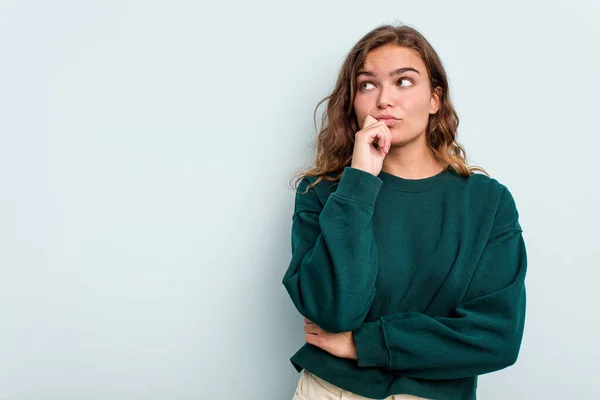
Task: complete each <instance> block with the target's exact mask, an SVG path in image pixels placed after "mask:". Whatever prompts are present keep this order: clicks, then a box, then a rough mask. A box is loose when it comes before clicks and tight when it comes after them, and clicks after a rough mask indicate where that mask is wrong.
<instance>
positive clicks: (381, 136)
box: [350, 115, 392, 176]
mask: <svg viewBox="0 0 600 400" xmlns="http://www.w3.org/2000/svg"><path fill="white" fill-rule="evenodd" d="M375 139H377V148H375ZM391 145H392V133H391V132H390V129H389V128H388V126H387V125H386V124H385V122H379V121H377V120H376V119H375V118H374V117H372V116H371V115H367V117H366V118H365V123H364V124H363V128H362V129H361V130H359V131H358V132H356V134H355V137H354V150H353V153H352V163H351V164H350V166H351V167H352V168H356V169H360V170H363V171H366V172H369V173H371V174H373V175H375V176H377V175H379V173H380V172H381V168H382V167H383V159H384V158H385V156H386V155H387V153H388V152H389V151H390V147H391Z"/></svg>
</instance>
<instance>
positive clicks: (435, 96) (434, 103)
mask: <svg viewBox="0 0 600 400" xmlns="http://www.w3.org/2000/svg"><path fill="white" fill-rule="evenodd" d="M441 99H442V87H441V86H437V87H436V88H435V89H434V90H433V91H432V92H431V100H430V101H429V114H435V113H437V112H438V110H439V109H440V106H441V104H442V103H441Z"/></svg>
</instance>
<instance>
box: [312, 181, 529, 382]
mask: <svg viewBox="0 0 600 400" xmlns="http://www.w3.org/2000/svg"><path fill="white" fill-rule="evenodd" d="M503 198H504V204H502V203H501V205H500V207H499V211H498V213H497V216H496V220H495V223H494V229H493V231H492V234H491V235H490V239H489V240H488V242H487V244H486V247H485V249H484V251H483V253H482V256H481V258H480V260H479V263H478V265H477V269H476V271H475V273H474V275H473V278H472V280H471V283H470V286H469V289H468V291H467V295H466V296H465V300H464V301H463V302H462V303H461V304H460V305H459V306H458V307H456V308H455V309H454V310H453V313H452V314H451V315H450V316H445V317H435V316H428V315H426V314H423V313H417V312H408V313H394V314H388V315H384V316H382V317H380V318H378V319H377V320H375V321H373V322H365V323H363V324H362V325H361V326H360V327H359V328H357V329H355V330H353V331H352V332H345V333H341V334H329V333H327V332H323V331H322V330H320V328H318V327H316V326H315V325H312V326H311V325H310V324H307V325H306V327H305V330H306V331H307V333H308V334H307V335H306V338H307V341H308V342H309V343H312V344H314V345H316V346H318V347H321V348H323V349H324V350H326V351H328V352H330V353H332V354H334V355H337V356H338V357H344V358H351V359H357V362H358V365H359V366H360V367H381V368H386V369H390V370H393V371H394V372H396V373H398V374H400V375H403V376H408V377H414V378H421V379H436V380H437V379H457V378H464V377H470V376H475V375H481V374H485V373H488V372H492V371H496V370H500V369H503V368H505V367H508V366H510V365H512V364H514V363H515V361H516V359H517V356H518V354H519V350H520V346H521V340H522V336H523V329H524V323H525V302H526V300H525V275H526V270H527V254H526V249H525V243H524V240H523V236H522V230H521V227H520V225H519V223H518V214H517V211H516V207H515V205H514V200H513V199H512V196H511V195H510V193H509V192H508V191H505V193H504V196H503ZM309 322H310V321H309ZM311 333H312V335H311ZM349 338H350V339H351V341H349V340H348V339H349Z"/></svg>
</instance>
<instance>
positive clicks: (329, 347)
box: [304, 318, 358, 360]
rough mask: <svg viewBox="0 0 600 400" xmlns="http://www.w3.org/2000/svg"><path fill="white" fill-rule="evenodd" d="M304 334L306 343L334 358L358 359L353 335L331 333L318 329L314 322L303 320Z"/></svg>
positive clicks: (350, 333) (349, 333)
mask: <svg viewBox="0 0 600 400" xmlns="http://www.w3.org/2000/svg"><path fill="white" fill-rule="evenodd" d="M304 332H306V335H305V339H306V342H307V343H310V344H312V345H314V346H317V347H319V348H321V349H323V350H325V351H326V352H328V353H331V354H333V355H334V356H337V357H341V358H349V359H351V360H356V359H358V357H357V354H356V345H355V344H354V334H353V333H352V331H350V332H342V333H331V332H327V331H324V330H323V329H321V328H319V327H318V326H317V325H316V324H315V323H314V322H312V321H310V320H309V319H307V318H304Z"/></svg>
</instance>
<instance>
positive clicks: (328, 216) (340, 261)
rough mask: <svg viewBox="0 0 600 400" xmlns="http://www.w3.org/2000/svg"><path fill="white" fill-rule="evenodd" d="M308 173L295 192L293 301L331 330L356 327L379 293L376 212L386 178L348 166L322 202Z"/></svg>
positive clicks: (289, 284)
mask: <svg viewBox="0 0 600 400" xmlns="http://www.w3.org/2000/svg"><path fill="white" fill-rule="evenodd" d="M308 184H309V181H308V179H307V178H304V179H303V180H302V181H301V182H300V184H299V186H298V189H297V191H296V199H295V205H294V214H293V217H292V219H293V222H292V235H291V247H292V258H291V261H290V264H289V267H288V269H287V271H286V273H285V275H284V277H283V280H282V283H283V284H284V286H285V288H286V290H287V292H288V294H289V295H290V298H291V299H292V301H293V303H294V305H295V306H296V308H297V309H298V311H299V312H300V314H302V315H303V316H305V317H306V318H308V319H309V320H311V321H312V322H314V323H315V324H317V325H318V326H319V327H321V328H323V329H325V330H326V331H328V332H332V333H339V332H348V331H351V330H353V329H357V328H358V327H360V326H361V324H362V322H363V321H364V319H365V316H366V315H367V312H368V310H369V308H370V306H371V303H372V302H373V298H374V297H375V279H376V277H377V268H378V264H377V257H378V255H377V246H376V244H375V240H374V238H373V228H372V217H373V211H374V205H375V200H376V198H377V195H378V193H379V189H380V188H381V185H382V184H383V182H382V181H381V179H379V178H378V177H377V176H375V175H373V174H371V173H369V172H366V171H363V170H360V169H356V168H352V167H346V168H345V169H344V173H343V174H342V177H341V179H340V181H339V183H338V187H337V190H336V191H335V192H333V193H331V195H329V197H328V198H327V201H326V202H325V204H324V205H322V204H321V202H320V201H319V198H318V197H317V194H316V192H315V190H314V188H313V187H311V188H310V189H309V190H308V192H307V193H306V194H302V192H304V191H305V190H306V187H307V185H308Z"/></svg>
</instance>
